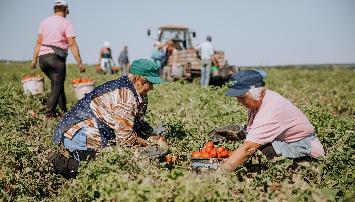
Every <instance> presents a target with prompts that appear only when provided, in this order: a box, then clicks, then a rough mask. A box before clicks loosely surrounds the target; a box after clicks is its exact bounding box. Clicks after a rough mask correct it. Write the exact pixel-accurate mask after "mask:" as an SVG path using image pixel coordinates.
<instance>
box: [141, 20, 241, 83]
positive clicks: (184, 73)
mask: <svg viewBox="0 0 355 202" xmlns="http://www.w3.org/2000/svg"><path fill="white" fill-rule="evenodd" d="M147 35H148V36H150V35H151V30H150V29H148V30H147ZM157 35H158V37H157V39H156V40H157V41H159V42H160V43H161V44H171V46H172V47H173V49H174V51H172V52H170V54H169V53H168V54H167V62H166V63H165V64H164V67H163V77H164V79H165V80H167V81H174V80H177V79H185V80H190V81H191V80H193V78H195V77H199V76H200V75H201V58H200V56H199V52H198V50H196V49H195V48H194V46H193V44H192V38H195V37H196V32H193V31H190V30H189V28H188V27H186V26H182V25H163V26H160V27H159V28H158V33H157ZM168 49H169V48H168ZM214 59H215V62H216V63H217V64H219V68H218V69H217V71H216V70H213V69H212V72H211V74H212V76H211V82H210V83H211V84H217V85H219V84H222V83H224V82H225V81H226V80H228V78H229V77H230V75H231V74H233V72H234V68H233V67H231V66H229V65H228V64H227V62H226V61H225V60H224V51H215V55H214ZM215 68H216V67H215Z"/></svg>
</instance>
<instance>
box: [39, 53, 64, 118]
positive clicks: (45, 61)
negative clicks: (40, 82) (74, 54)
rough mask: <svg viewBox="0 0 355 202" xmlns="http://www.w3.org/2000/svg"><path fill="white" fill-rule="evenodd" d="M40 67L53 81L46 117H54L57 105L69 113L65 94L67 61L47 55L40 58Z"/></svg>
mask: <svg viewBox="0 0 355 202" xmlns="http://www.w3.org/2000/svg"><path fill="white" fill-rule="evenodd" d="M39 65H40V67H41V69H42V71H43V72H44V73H45V74H46V75H47V77H48V78H49V79H50V80H51V93H50V94H49V97H48V100H47V111H46V115H51V116H54V115H55V110H56V106H57V104H58V105H59V107H60V109H61V110H62V112H63V113H65V112H67V107H66V104H67V101H66V97H65V92H64V81H65V75H66V65H65V60H62V59H60V58H59V57H58V56H56V55H54V54H46V55H41V56H39Z"/></svg>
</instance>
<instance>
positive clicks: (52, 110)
mask: <svg viewBox="0 0 355 202" xmlns="http://www.w3.org/2000/svg"><path fill="white" fill-rule="evenodd" d="M53 10H54V15H52V16H50V17H48V18H46V19H44V20H43V21H42V22H41V24H40V26H39V30H38V38H37V42H36V46H35V49H34V53H33V59H32V63H31V65H30V68H31V69H34V68H36V65H37V59H38V60H39V65H40V67H41V70H42V71H43V72H44V73H45V74H46V75H47V77H48V78H49V79H50V80H51V93H50V95H49V97H48V100H47V109H46V112H45V117H44V119H45V120H48V119H51V118H53V117H55V115H56V106H57V104H58V105H59V107H60V109H61V111H62V112H63V113H65V112H67V107H66V97H65V92H64V81H65V75H66V65H65V62H66V57H67V55H68V52H67V51H68V47H70V49H71V52H72V54H73V56H74V58H75V60H76V61H77V63H78V68H79V70H80V72H85V67H84V65H83V63H82V60H81V57H80V53H79V47H78V45H77V44H76V41H75V32H74V28H73V25H72V24H71V23H70V22H69V21H68V20H67V19H66V16H67V14H69V9H68V4H67V3H66V1H64V0H56V1H55V3H54V8H53Z"/></svg>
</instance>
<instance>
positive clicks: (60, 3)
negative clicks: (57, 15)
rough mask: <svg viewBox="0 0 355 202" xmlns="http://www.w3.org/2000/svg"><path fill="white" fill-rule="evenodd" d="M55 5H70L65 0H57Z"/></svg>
mask: <svg viewBox="0 0 355 202" xmlns="http://www.w3.org/2000/svg"><path fill="white" fill-rule="evenodd" d="M54 6H68V4H67V2H66V1H65V0H55V2H54Z"/></svg>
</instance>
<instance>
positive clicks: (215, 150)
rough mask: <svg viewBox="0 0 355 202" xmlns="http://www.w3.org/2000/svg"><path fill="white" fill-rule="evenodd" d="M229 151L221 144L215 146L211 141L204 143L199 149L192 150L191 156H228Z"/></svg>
mask: <svg viewBox="0 0 355 202" xmlns="http://www.w3.org/2000/svg"><path fill="white" fill-rule="evenodd" d="M229 156H230V152H229V151H228V150H227V149H226V148H225V147H223V146H220V147H215V145H214V144H213V142H212V141H209V142H207V143H206V144H205V146H204V148H202V149H201V150H200V151H196V152H192V158H228V157H229Z"/></svg>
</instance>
